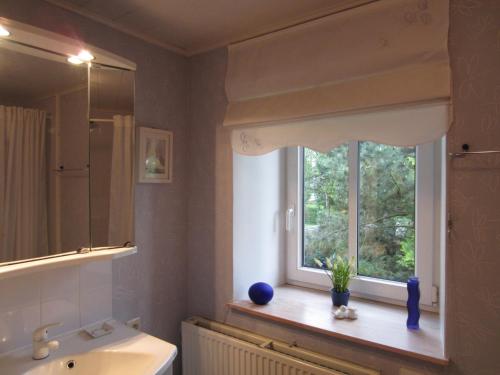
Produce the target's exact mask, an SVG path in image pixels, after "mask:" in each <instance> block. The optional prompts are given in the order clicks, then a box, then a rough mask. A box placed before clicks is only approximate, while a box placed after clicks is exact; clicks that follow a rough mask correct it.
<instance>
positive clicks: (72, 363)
mask: <svg viewBox="0 0 500 375" xmlns="http://www.w3.org/2000/svg"><path fill="white" fill-rule="evenodd" d="M75 366H76V362H75V361H74V360H72V359H71V360H69V361H68V362H66V367H67V368H69V369H70V370H71V369H73V368H75Z"/></svg>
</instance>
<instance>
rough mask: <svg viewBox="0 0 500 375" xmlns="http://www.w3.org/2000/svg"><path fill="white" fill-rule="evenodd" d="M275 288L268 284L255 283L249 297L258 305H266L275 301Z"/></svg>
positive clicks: (249, 290) (249, 291)
mask: <svg viewBox="0 0 500 375" xmlns="http://www.w3.org/2000/svg"><path fill="white" fill-rule="evenodd" d="M273 295H274V291H273V287H272V286H271V285H269V284H266V283H255V284H253V285H252V286H251V287H250V289H248V296H249V297H250V299H251V300H252V301H253V303H256V304H257V305H265V304H267V303H268V302H269V301H270V300H272V299H273Z"/></svg>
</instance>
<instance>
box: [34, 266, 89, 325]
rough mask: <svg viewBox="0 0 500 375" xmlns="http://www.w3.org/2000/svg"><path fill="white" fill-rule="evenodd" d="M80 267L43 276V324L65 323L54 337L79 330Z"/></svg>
mask: <svg viewBox="0 0 500 375" xmlns="http://www.w3.org/2000/svg"><path fill="white" fill-rule="evenodd" d="M79 280H80V277H79V267H77V266H74V267H65V268H58V269H55V270H49V271H45V272H43V273H42V274H41V278H40V282H41V283H40V288H41V324H49V323H57V322H61V323H63V326H62V327H57V328H53V329H52V330H51V334H52V335H57V334H60V333H62V332H66V331H71V330H74V329H77V328H78V327H79V326H80V312H79Z"/></svg>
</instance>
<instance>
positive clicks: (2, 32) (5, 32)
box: [0, 25, 10, 36]
mask: <svg viewBox="0 0 500 375" xmlns="http://www.w3.org/2000/svg"><path fill="white" fill-rule="evenodd" d="M9 35H10V32H9V30H7V29H6V28H5V27H3V26H2V25H0V36H9Z"/></svg>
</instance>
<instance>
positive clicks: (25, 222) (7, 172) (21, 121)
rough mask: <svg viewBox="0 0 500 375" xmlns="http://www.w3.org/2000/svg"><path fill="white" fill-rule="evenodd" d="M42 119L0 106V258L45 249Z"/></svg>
mask: <svg viewBox="0 0 500 375" xmlns="http://www.w3.org/2000/svg"><path fill="white" fill-rule="evenodd" d="M45 121H46V114H45V112H44V111H40V110H37V109H27V108H21V107H7V106H0V262H5V261H13V260H18V259H26V258H34V257H38V256H43V255H47V254H48V232H47V191H46V189H47V188H46V186H47V185H46V181H47V165H46V158H45V135H46V122H45Z"/></svg>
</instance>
